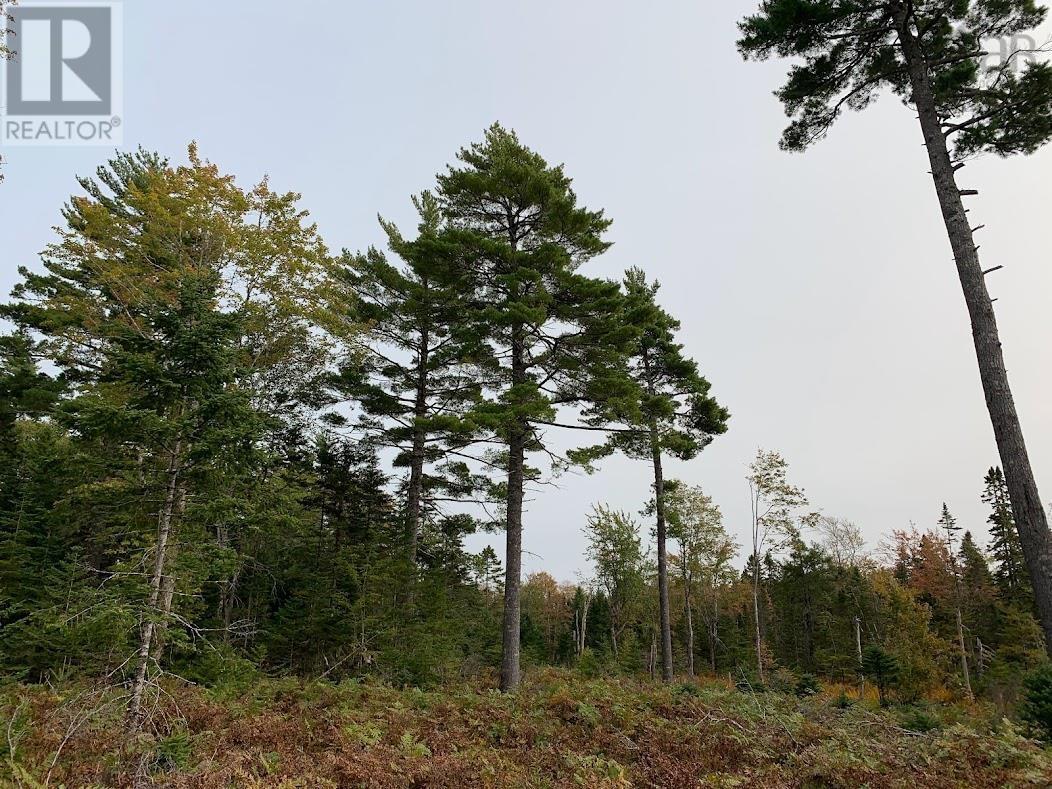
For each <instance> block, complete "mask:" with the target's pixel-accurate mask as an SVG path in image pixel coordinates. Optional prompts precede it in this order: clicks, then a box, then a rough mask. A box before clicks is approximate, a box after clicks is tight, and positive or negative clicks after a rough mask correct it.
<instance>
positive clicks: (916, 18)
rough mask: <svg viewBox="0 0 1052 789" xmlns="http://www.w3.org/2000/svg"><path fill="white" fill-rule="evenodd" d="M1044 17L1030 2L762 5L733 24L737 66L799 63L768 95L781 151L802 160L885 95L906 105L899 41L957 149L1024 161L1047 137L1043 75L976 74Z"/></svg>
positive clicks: (1051, 80)
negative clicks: (784, 117) (1003, 44)
mask: <svg viewBox="0 0 1052 789" xmlns="http://www.w3.org/2000/svg"><path fill="white" fill-rule="evenodd" d="M1044 17H1045V9H1044V8H1043V7H1041V6H1038V5H1037V4H1036V3H1035V2H1033V0H961V1H960V2H953V3H945V2H941V1H940V0H920V1H919V2H914V3H909V4H906V3H900V2H897V0H880V1H879V2H874V3H865V4H859V3H855V2H851V1H850V0H768V1H767V2H764V3H763V4H762V5H761V7H760V9H759V11H758V12H757V13H756V14H753V15H751V16H749V17H746V18H745V19H744V20H742V22H741V24H740V25H739V27H740V30H741V37H740V39H739V40H738V49H739V50H740V51H741V53H742V54H743V55H744V56H745V57H753V58H757V59H760V60H763V59H766V58H769V57H771V56H778V57H783V58H798V59H799V62H798V63H796V64H795V65H793V66H792V67H791V68H790V71H789V76H788V79H787V80H786V82H785V84H784V85H783V86H782V88H781V89H780V90H779V91H778V92H777V95H778V97H779V99H781V101H782V104H783V105H784V106H785V110H786V113H787V114H788V115H789V116H790V117H791V118H792V122H791V123H790V125H789V127H788V128H787V129H786V130H785V133H784V134H783V136H782V142H781V144H782V147H783V148H785V149H787V150H794V151H796V150H803V149H805V148H807V147H808V146H809V145H811V144H812V143H814V142H816V141H817V140H819V139H821V138H822V137H824V136H825V135H826V133H827V132H828V131H829V129H830V128H831V127H832V125H833V124H834V123H835V122H836V120H837V119H838V118H839V117H840V115H841V113H842V112H843V111H844V110H846V109H852V110H861V109H864V108H865V107H867V106H869V105H870V104H871V103H872V102H873V101H874V100H875V99H876V98H877V96H878V94H879V93H880V92H881V91H882V90H884V89H890V90H891V91H892V92H893V93H895V94H897V95H899V96H900V97H901V98H902V99H903V101H904V102H909V101H910V99H911V95H912V94H911V88H910V79H909V73H908V70H907V63H906V60H905V56H904V54H903V48H904V44H903V39H904V38H905V37H906V36H905V35H904V33H905V32H908V34H909V35H910V37H911V38H913V39H915V40H916V41H917V44H918V45H919V47H920V49H921V52H922V54H923V57H924V59H925V63H926V68H927V70H928V72H929V79H930V81H931V83H932V86H933V91H934V93H935V100H936V106H937V111H938V113H939V114H940V117H941V118H942V119H943V120H944V124H945V126H946V128H947V133H948V134H951V135H955V138H956V149H957V152H958V153H959V154H960V155H963V156H966V155H969V154H973V153H977V152H979V151H991V152H994V153H997V154H999V155H1002V156H1005V155H1009V154H1012V153H1031V152H1033V151H1034V150H1036V149H1037V148H1038V147H1039V146H1041V145H1042V144H1044V143H1045V142H1046V141H1047V140H1048V139H1049V137H1050V136H1052V66H1050V65H1049V64H1047V63H1042V62H1031V63H1028V64H1027V65H1026V67H1025V68H1024V69H1023V70H1022V71H1021V73H1018V74H1017V73H1016V72H1015V70H1014V65H1015V60H1016V58H1015V56H1013V57H1010V58H1009V59H1008V60H1007V61H1006V62H1004V63H1001V64H998V65H995V66H990V67H984V64H983V59H984V57H985V55H986V51H987V50H986V48H985V46H984V45H985V44H986V43H987V42H989V41H990V40H991V39H999V38H1000V39H1007V38H1010V37H1013V36H1019V35H1021V34H1024V33H1025V32H1026V31H1028V30H1030V29H1032V28H1034V27H1036V26H1037V25H1039V24H1040V23H1041V21H1042V20H1043V19H1044Z"/></svg>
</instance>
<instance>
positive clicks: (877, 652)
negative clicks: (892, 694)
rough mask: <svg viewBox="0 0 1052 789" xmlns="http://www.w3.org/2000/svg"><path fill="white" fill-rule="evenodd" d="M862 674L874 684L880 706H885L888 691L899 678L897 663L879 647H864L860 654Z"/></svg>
mask: <svg viewBox="0 0 1052 789" xmlns="http://www.w3.org/2000/svg"><path fill="white" fill-rule="evenodd" d="M862 672H863V673H864V674H865V675H866V676H867V677H869V678H870V679H872V680H873V681H874V682H875V683H876V685H877V691H878V692H879V693H880V705H881V706H882V707H883V706H887V703H888V689H889V688H891V687H893V686H894V685H895V683H896V681H897V680H898V677H899V663H898V661H897V660H896V659H895V657H894V656H893V655H890V654H888V653H887V652H885V651H884V650H883V649H881V648H880V647H877V646H870V647H866V649H865V651H863V652H862Z"/></svg>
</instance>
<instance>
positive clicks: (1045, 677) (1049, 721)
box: [1019, 663, 1052, 740]
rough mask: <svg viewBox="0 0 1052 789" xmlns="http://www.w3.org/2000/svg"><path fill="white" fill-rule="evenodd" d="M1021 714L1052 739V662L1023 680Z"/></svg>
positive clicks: (1043, 734)
mask: <svg viewBox="0 0 1052 789" xmlns="http://www.w3.org/2000/svg"><path fill="white" fill-rule="evenodd" d="M1019 715H1020V717H1021V718H1022V719H1023V720H1025V721H1026V722H1027V723H1029V724H1030V725H1031V726H1033V727H1034V728H1035V729H1036V730H1037V731H1038V732H1040V734H1041V736H1043V737H1044V738H1045V739H1046V740H1048V739H1052V664H1049V663H1045V664H1044V665H1042V666H1040V667H1039V668H1036V669H1034V670H1033V671H1032V672H1030V673H1029V674H1028V675H1027V676H1026V679H1024V680H1023V699H1022V702H1021V703H1020V705H1019Z"/></svg>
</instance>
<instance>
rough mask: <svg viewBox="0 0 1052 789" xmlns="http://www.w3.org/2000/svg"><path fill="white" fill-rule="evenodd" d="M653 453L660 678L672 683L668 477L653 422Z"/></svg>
mask: <svg viewBox="0 0 1052 789" xmlns="http://www.w3.org/2000/svg"><path fill="white" fill-rule="evenodd" d="M650 451H651V458H652V460H653V463H654V509H655V511H656V513H657V561H658V608H659V609H660V623H661V679H662V681H664V682H671V681H672V616H671V613H672V612H671V610H670V606H669V599H668V548H667V547H666V541H667V538H668V528H667V525H666V522H665V478H664V474H663V472H662V469H661V444H660V442H659V441H658V432H657V422H656V420H653V419H652V420H651V421H650Z"/></svg>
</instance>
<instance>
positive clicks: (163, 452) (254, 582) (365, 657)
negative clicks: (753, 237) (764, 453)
mask: <svg viewBox="0 0 1052 789" xmlns="http://www.w3.org/2000/svg"><path fill="white" fill-rule="evenodd" d="M80 185H81V187H82V190H83V193H82V194H79V195H76V196H74V197H73V198H71V200H70V201H69V203H68V204H67V205H66V206H65V208H64V210H63V218H64V222H65V224H64V227H62V228H61V229H60V230H59V231H58V232H59V237H58V239H57V240H56V241H55V242H54V243H52V244H51V245H50V246H49V247H48V248H47V250H46V251H45V252H44V254H43V259H42V262H43V270H42V271H41V270H37V269H35V268H27V267H23V268H21V269H20V273H21V277H22V281H21V282H20V283H19V284H18V285H17V286H16V288H15V290H14V293H13V299H12V301H11V302H10V303H9V304H7V305H6V306H4V307H3V308H2V310H0V314H2V316H3V317H4V318H6V319H7V320H8V321H10V322H11V323H13V324H14V330H13V331H12V332H11V333H9V334H7V335H6V336H4V337H3V338H2V341H0V348H2V369H0V452H2V454H3V457H2V459H0V461H2V462H0V469H2V470H0V626H2V628H3V636H4V637H3V639H2V644H0V667H2V668H3V670H4V671H5V672H7V673H13V674H15V675H17V676H20V677H23V678H26V679H28V680H31V681H41V680H44V679H48V678H54V677H56V676H66V675H87V676H95V677H106V678H108V679H109V680H113V681H121V682H124V683H126V684H127V686H128V689H129V698H128V704H129V722H130V724H131V725H133V726H135V725H138V723H139V722H140V721H141V720H142V717H143V716H144V715H145V714H146V711H147V710H148V707H149V705H148V704H147V702H148V701H149V698H150V694H151V693H155V692H157V689H158V686H157V682H156V680H157V678H158V677H159V676H160V675H161V674H162V673H163V672H164V671H169V672H172V673H175V674H179V675H181V676H184V677H187V678H190V679H199V680H202V681H209V680H210V679H215V677H216V675H217V674H222V673H223V672H231V671H233V672H235V673H237V672H242V673H244V672H245V671H246V666H248V665H251V666H256V667H260V668H263V669H266V670H268V671H295V672H301V673H304V674H311V675H325V676H329V677H333V678H338V677H340V676H344V675H348V674H351V675H353V674H358V673H362V672H377V673H380V674H383V675H384V676H386V677H388V678H389V679H391V680H393V681H397V682H420V683H422V682H430V681H435V680H438V679H442V678H444V677H447V676H450V675H455V674H457V673H458V672H462V671H465V670H471V669H472V668H477V667H481V666H491V665H493V664H494V663H495V662H497V661H499V663H500V666H501V686H502V687H503V688H504V689H513V688H514V687H515V686H516V685H517V684H518V682H519V677H520V673H521V670H520V652H521V650H520V634H521V626H520V618H521V599H520V579H521V569H520V568H521V550H522V549H521V539H522V527H523V495H524V491H525V490H526V489H527V488H528V486H530V485H533V484H535V483H538V482H540V481H542V480H543V478H544V477H545V476H546V475H548V474H551V473H554V472H557V471H559V470H561V469H562V468H565V467H566V466H568V465H571V464H591V463H595V462H596V461H597V460H598V459H600V458H602V457H603V456H605V455H609V454H610V453H612V452H615V451H623V452H625V453H627V454H629V455H631V456H637V457H641V458H645V459H646V460H647V461H648V462H649V463H650V465H651V466H652V468H653V470H654V479H655V491H656V501H657V502H658V504H657V510H656V511H657V513H658V535H659V540H664V539H665V531H666V528H665V524H664V520H663V514H662V513H663V503H662V502H663V500H664V493H663V486H662V474H661V463H662V458H663V457H664V456H665V455H673V456H677V457H684V458H688V457H693V456H695V455H696V454H697V453H698V452H700V451H701V450H702V449H703V448H704V446H705V445H706V444H707V443H708V442H709V441H710V440H711V438H712V436H714V435H717V434H719V433H721V432H723V431H724V430H725V429H726V421H727V418H728V414H727V412H726V411H725V410H724V409H723V408H722V407H721V406H719V405H718V404H717V403H716V402H715V401H714V400H713V399H712V398H711V397H710V396H709V394H708V390H709V384H708V382H707V381H706V380H705V379H704V378H703V377H702V376H701V375H700V374H699V372H698V368H697V365H696V364H695V363H694V362H693V361H691V360H690V359H689V358H687V357H686V356H685V355H684V354H683V351H682V348H681V346H680V345H679V344H678V343H677V342H676V341H675V332H676V330H677V329H678V324H677V322H676V321H675V320H674V319H673V318H672V317H671V316H669V315H668V314H667V313H666V312H665V311H664V310H662V309H661V308H660V307H659V306H658V305H657V303H656V301H655V296H656V292H657V286H656V285H655V284H652V283H648V282H647V280H646V277H645V275H644V274H643V273H642V272H641V271H640V270H637V269H633V270H631V271H629V272H627V273H626V275H625V279H624V281H623V282H622V283H619V282H616V281H609V280H603V279H598V278H593V277H589V276H586V275H585V274H583V273H581V271H580V268H581V267H582V266H583V265H584V264H585V263H587V262H588V261H589V260H590V259H591V258H593V257H595V256H596V255H599V254H601V253H602V252H603V251H604V250H605V249H606V248H607V247H608V246H609V244H608V242H607V241H605V240H604V238H603V235H604V232H605V230H606V229H607V227H608V226H609V224H610V222H609V220H608V219H606V218H605V217H604V215H603V213H602V212H601V211H591V210H588V209H585V208H582V207H580V206H579V205H578V204H577V199H576V196H575V194H574V192H573V191H572V189H571V182H570V179H569V178H568V177H567V176H566V175H565V173H564V172H563V169H562V167H561V166H559V167H556V166H551V165H549V164H548V163H547V162H545V161H544V160H543V159H542V158H541V157H540V156H539V155H538V154H536V153H534V152H532V151H530V150H529V149H527V148H526V147H525V146H523V145H522V144H521V143H520V142H519V140H518V139H517V137H516V136H515V134H514V133H512V132H509V131H506V130H504V129H503V128H501V127H500V126H494V127H492V128H490V129H489V130H488V131H487V132H486V134H485V138H484V140H483V141H482V142H480V143H476V144H473V145H471V146H469V147H468V148H465V149H463V150H462V151H460V153H459V154H458V159H457V162H456V164H455V165H451V166H449V167H448V168H447V170H446V171H445V172H444V173H442V174H440V175H439V176H438V178H437V181H436V186H435V189H434V190H433V191H429V192H425V193H423V194H421V195H419V196H417V197H416V198H414V204H415V206H416V208H417V211H418V213H419V217H420V219H419V227H418V228H417V232H416V233H415V234H414V235H413V236H412V237H408V236H405V235H403V234H402V232H401V231H400V230H399V228H397V227H396V226H394V225H393V224H392V223H390V222H387V221H384V220H381V225H382V228H383V230H384V231H385V233H386V235H387V237H388V241H389V244H388V246H389V252H388V253H384V252H381V251H379V250H377V249H369V250H367V251H365V252H362V253H351V252H348V251H344V252H342V253H341V254H338V255H333V254H331V253H330V252H329V251H328V250H327V249H326V247H325V245H324V244H323V242H322V240H321V237H320V235H319V232H318V230H317V228H316V227H315V226H314V225H313V224H311V223H310V221H309V219H308V217H307V214H306V213H305V212H304V211H303V210H302V209H301V208H300V207H299V205H298V199H299V198H298V196H297V195H295V194H291V193H289V194H283V193H278V192H275V191H273V190H272V189H271V187H270V186H269V185H268V183H267V182H266V181H264V182H262V183H260V184H258V185H256V186H254V187H252V188H250V189H242V188H241V187H239V186H238V185H237V184H236V183H235V181H234V179H233V178H232V177H230V176H228V175H225V174H223V173H221V172H220V170H219V169H218V168H217V167H216V166H215V165H213V164H211V163H209V162H207V161H204V160H202V159H201V158H200V157H199V155H198V153H197V151H196V149H195V148H194V147H191V149H190V152H189V162H188V163H187V164H184V165H173V164H171V163H169V162H168V161H167V160H165V159H163V158H161V157H159V156H158V155H156V154H152V153H148V152H145V151H139V152H138V153H135V154H121V155H118V156H117V157H116V158H115V159H113V160H112V161H110V162H109V163H108V164H106V165H104V166H103V167H101V168H100V169H99V170H98V172H97V174H96V176H95V177H94V178H83V179H80ZM574 427H577V428H582V432H581V434H580V435H582V436H585V437H587V438H589V439H590V440H592V441H594V440H595V439H599V443H596V444H594V445H591V446H583V447H580V448H578V449H576V450H574V451H573V452H571V453H568V455H567V456H565V457H562V456H559V455H558V454H557V453H556V452H555V451H554V450H553V449H552V448H551V447H550V446H549V443H548V442H547V439H546V436H547V434H549V433H550V432H551V431H555V430H562V429H568V428H574ZM534 458H537V459H538V460H534ZM480 529H500V530H503V531H504V532H505V533H506V536H507V551H506V554H505V557H504V566H503V567H502V566H501V563H500V561H499V560H498V559H497V557H496V555H495V552H494V551H492V550H491V549H487V550H485V551H483V552H482V553H480V554H471V553H469V552H467V551H466V550H465V548H464V540H465V537H467V536H468V535H470V534H472V533H474V532H476V531H478V530H480ZM666 576H667V574H666ZM662 588H664V589H666V592H665V593H664V594H662V595H660V598H661V600H662V601H664V602H665V605H664V606H662V610H663V612H664V613H663V615H662V618H661V621H663V622H664V623H665V631H666V633H670V630H669V623H670V614H669V611H668V605H667V601H668V595H667V583H666V584H665V585H664V586H663V587H662ZM664 641H665V643H666V644H671V635H667V636H666V638H665V639H664ZM666 658H667V659H666V665H667V668H668V672H669V675H670V674H671V670H672V668H671V667H672V663H671V659H672V658H671V647H669V649H668V650H667V651H666ZM231 667H233V668H231Z"/></svg>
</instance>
